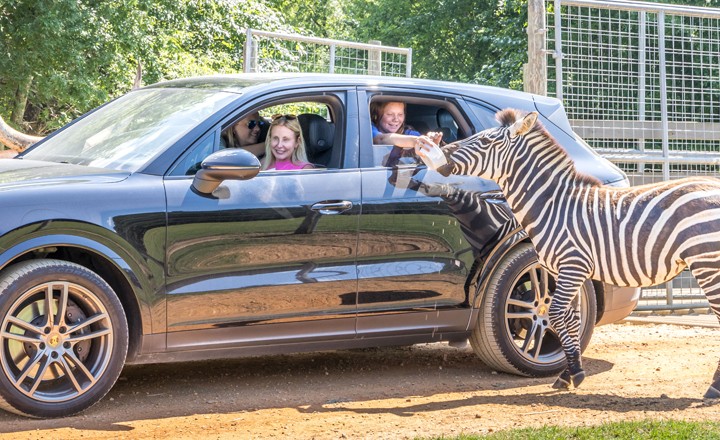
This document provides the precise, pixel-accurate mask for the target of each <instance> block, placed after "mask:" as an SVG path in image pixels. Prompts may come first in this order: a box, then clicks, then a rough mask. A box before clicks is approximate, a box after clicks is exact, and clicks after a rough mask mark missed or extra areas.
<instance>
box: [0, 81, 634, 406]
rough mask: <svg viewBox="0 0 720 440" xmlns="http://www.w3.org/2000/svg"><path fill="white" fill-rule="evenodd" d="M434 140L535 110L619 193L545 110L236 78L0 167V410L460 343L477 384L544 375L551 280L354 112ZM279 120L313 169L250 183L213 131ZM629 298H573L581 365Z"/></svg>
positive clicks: (66, 137)
mask: <svg viewBox="0 0 720 440" xmlns="http://www.w3.org/2000/svg"><path fill="white" fill-rule="evenodd" d="M374 100H395V101H398V100H399V101H403V102H405V103H407V122H408V123H409V124H411V125H413V126H414V127H415V128H416V129H418V130H420V131H422V132H425V131H428V130H429V131H440V132H443V134H444V140H445V141H446V142H452V141H453V140H455V139H460V138H463V137H466V136H469V135H470V134H472V133H475V132H477V131H480V130H483V129H485V128H488V127H491V126H494V125H496V122H495V119H494V115H495V113H496V112H497V111H498V110H500V109H503V108H506V107H513V108H517V109H522V110H528V111H530V110H535V111H538V112H539V113H540V115H541V116H540V118H541V120H542V122H543V123H544V125H545V126H546V128H547V129H548V130H549V131H550V132H551V133H552V134H553V135H554V136H555V137H556V138H557V139H558V141H559V142H560V143H561V144H562V145H563V146H564V147H565V148H566V149H567V150H568V151H569V152H570V154H571V155H572V157H573V158H574V159H575V161H576V163H577V165H578V167H579V168H580V169H581V170H583V171H585V172H587V173H589V174H593V175H595V176H597V177H598V178H600V179H601V180H602V181H604V182H605V183H606V184H608V185H626V184H627V180H626V178H625V176H624V175H623V174H622V173H621V172H620V171H619V170H618V169H617V168H615V167H614V166H612V165H611V164H609V163H608V162H607V161H605V160H603V159H601V158H599V157H598V156H597V155H596V154H594V153H593V152H592V151H591V150H590V149H589V148H588V147H587V145H586V144H585V143H584V142H583V141H582V140H581V139H580V138H579V137H578V136H577V135H576V134H574V133H573V131H572V129H571V128H570V126H569V124H568V120H567V117H566V115H565V112H564V110H563V107H562V106H561V104H560V103H559V102H558V101H556V100H553V99H549V98H545V97H540V96H533V95H529V94H525V93H520V92H513V91H509V90H501V89H496V88H490V87H482V86H476V85H468V84H453V83H445V82H437V81H423V80H417V79H396V78H384V77H381V78H379V77H365V76H349V75H335V76H332V75H295V76H292V75H237V76H213V77H203V78H193V79H186V80H177V81H170V82H165V83H160V84H156V85H153V86H149V87H145V88H142V89H139V90H135V91H132V92H130V93H128V94H127V95H124V96H122V97H120V98H118V99H116V100H114V101H112V102H110V103H108V104H106V105H104V106H102V107H100V108H98V109H96V110H94V111H92V112H90V113H88V114H87V115H85V116H83V117H81V118H78V119H77V120H76V121H74V122H72V123H71V124H69V125H67V126H66V127H64V128H63V129H61V130H58V131H57V132H55V133H53V134H52V135H51V136H48V137H47V138H45V139H43V140H42V141H40V142H38V143H37V144H35V145H34V146H33V147H31V148H29V149H28V150H27V151H26V152H24V153H22V154H21V155H19V156H18V157H17V158H16V159H12V160H2V161H0V204H1V205H2V207H3V217H2V219H3V221H2V222H1V223H0V268H1V272H0V321H1V322H2V329H1V333H0V346H1V347H2V352H1V353H0V361H1V363H2V371H1V373H0V405H2V406H3V407H4V408H6V409H7V410H10V411H13V412H16V413H18V414H24V415H29V416H35V417H58V416H66V415H70V414H73V413H76V412H78V411H81V410H83V409H86V408H87V407H89V406H90V405H92V404H93V403H95V402H97V401H98V400H100V399H101V398H102V397H103V396H104V395H105V394H106V393H107V392H108V390H110V388H111V387H112V386H113V384H114V383H115V381H116V379H117V377H118V375H119V374H120V372H121V370H122V368H123V366H124V365H125V364H138V363H151V362H168V361H184V360H194V359H206V358H215V357H229V356H246V355H256V354H267V353H288V352H296V351H310V350H328V349H345V348H357V347H370V346H381V345H398V344H415V343H424V342H431V341H448V342H449V343H451V344H459V345H462V344H464V343H466V342H467V341H468V340H469V341H470V343H471V344H472V347H473V349H474V350H475V352H476V353H477V354H478V356H480V358H481V359H482V360H483V361H484V362H486V363H487V364H489V365H490V366H492V367H493V368H495V369H498V370H502V371H507V372H512V373H516V374H522V375H529V376H540V375H551V374H557V373H558V372H559V371H560V370H561V369H562V368H563V363H564V362H565V358H564V356H563V354H562V351H561V348H560V344H559V342H558V340H557V338H556V336H555V335H554V333H553V332H552V330H551V329H550V328H549V322H548V304H549V302H550V299H551V296H550V295H551V292H552V291H553V279H552V277H551V276H549V275H548V273H547V272H546V271H544V270H543V269H542V268H541V267H540V266H539V265H538V264H537V260H536V256H535V252H534V250H533V248H532V247H531V245H530V244H529V242H528V240H527V237H526V236H525V234H524V232H523V231H522V229H521V228H519V227H518V225H517V223H516V222H515V220H514V219H513V218H512V215H511V214H510V213H509V211H508V209H507V206H506V205H505V202H504V200H503V199H502V197H501V195H499V193H498V188H497V186H496V185H495V184H494V183H492V182H489V181H486V180H481V179H478V178H472V177H451V178H444V177H442V176H440V175H439V174H438V173H436V172H434V171H432V170H428V169H427V167H425V165H423V164H422V162H419V161H418V160H416V158H414V157H412V156H409V157H401V158H399V159H398V160H393V161H390V162H388V157H391V156H392V155H391V154H390V153H391V151H392V146H387V145H373V142H372V134H371V126H370V113H369V105H370V103H371V102H372V101H374ZM258 111H259V112H260V114H261V116H263V117H269V116H270V115H271V114H273V113H276V112H282V113H293V114H296V115H298V120H299V121H300V123H301V126H302V130H303V133H304V137H305V141H306V144H307V150H308V155H309V159H310V161H311V162H312V163H314V164H315V168H312V169H305V170H300V171H275V170H272V171H262V172H261V171H259V166H260V162H259V161H258V158H257V157H255V156H254V155H252V154H250V153H249V152H247V151H245V150H243V149H230V148H223V147H224V146H225V143H224V142H222V138H223V133H224V132H225V131H226V130H228V128H229V127H231V126H232V124H234V123H235V122H236V121H238V120H239V119H241V118H243V117H245V116H247V115H249V114H253V113H255V112H258ZM638 294H639V291H638V290H637V289H620V288H616V287H611V286H608V285H604V284H601V283H595V282H588V283H587V284H586V285H585V289H584V290H583V294H582V295H581V296H580V298H579V300H578V301H577V303H576V307H577V308H578V310H579V311H580V313H581V316H582V322H583V327H582V340H583V346H586V345H587V344H588V342H589V340H590V337H591V335H592V330H593V327H594V326H595V325H598V324H604V323H609V322H613V321H616V320H618V319H621V318H624V317H625V316H626V315H627V314H629V313H630V312H631V311H632V309H633V308H634V306H635V304H636V302H637V298H638Z"/></svg>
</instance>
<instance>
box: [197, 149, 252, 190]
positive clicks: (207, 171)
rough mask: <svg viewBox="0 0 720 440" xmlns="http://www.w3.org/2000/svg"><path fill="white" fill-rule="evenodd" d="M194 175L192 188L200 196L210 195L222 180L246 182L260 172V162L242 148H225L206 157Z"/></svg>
mask: <svg viewBox="0 0 720 440" xmlns="http://www.w3.org/2000/svg"><path fill="white" fill-rule="evenodd" d="M200 167H201V168H200V169H199V170H198V172H197V173H195V178H194V179H193V184H192V185H193V188H195V190H196V191H198V192H199V193H201V194H210V193H212V192H213V191H214V190H215V188H217V187H218V186H219V185H220V184H221V183H222V182H223V180H248V179H252V178H253V177H255V176H257V174H258V173H259V172H260V161H259V160H258V158H257V157H256V156H255V155H254V154H252V153H251V152H249V151H246V150H243V149H242V148H227V149H224V150H220V151H216V152H215V153H213V154H211V155H210V156H208V157H206V158H205V160H203V161H202V164H201V165H200Z"/></svg>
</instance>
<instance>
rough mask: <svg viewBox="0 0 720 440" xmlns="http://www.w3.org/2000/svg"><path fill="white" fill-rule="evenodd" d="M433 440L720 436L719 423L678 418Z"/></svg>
mask: <svg viewBox="0 0 720 440" xmlns="http://www.w3.org/2000/svg"><path fill="white" fill-rule="evenodd" d="M432 439H433V440H440V439H442V440H610V439H612V440H636V439H638V440H639V439H657V440H665V439H667V440H671V439H672V440H676V439H687V440H711V439H720V423H718V422H710V421H707V422H685V421H678V420H664V421H643V422H615V423H607V424H603V425H599V426H591V427H579V428H563V427H557V426H548V427H543V428H524V429H514V430H509V431H499V432H496V433H492V434H487V435H465V434H462V435H459V436H457V437H433V438H432Z"/></svg>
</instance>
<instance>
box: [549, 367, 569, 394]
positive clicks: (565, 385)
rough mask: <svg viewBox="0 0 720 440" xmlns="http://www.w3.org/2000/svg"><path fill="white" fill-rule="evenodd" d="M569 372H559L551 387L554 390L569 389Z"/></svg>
mask: <svg viewBox="0 0 720 440" xmlns="http://www.w3.org/2000/svg"><path fill="white" fill-rule="evenodd" d="M571 380H572V379H571V377H570V372H569V371H568V370H565V371H563V372H562V373H560V376H559V377H558V378H557V380H556V381H555V383H554V384H553V386H552V387H553V388H555V389H556V390H568V389H570V381H571Z"/></svg>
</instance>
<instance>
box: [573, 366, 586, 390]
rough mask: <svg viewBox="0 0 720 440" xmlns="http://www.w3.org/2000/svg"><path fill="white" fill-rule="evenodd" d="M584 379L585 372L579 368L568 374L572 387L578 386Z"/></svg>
mask: <svg viewBox="0 0 720 440" xmlns="http://www.w3.org/2000/svg"><path fill="white" fill-rule="evenodd" d="M584 380H585V372H584V371H583V370H580V372H578V373H575V374H573V375H572V376H570V381H571V382H572V384H573V387H575V388H577V387H579V386H580V384H581V383H582V382H583V381H584Z"/></svg>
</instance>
